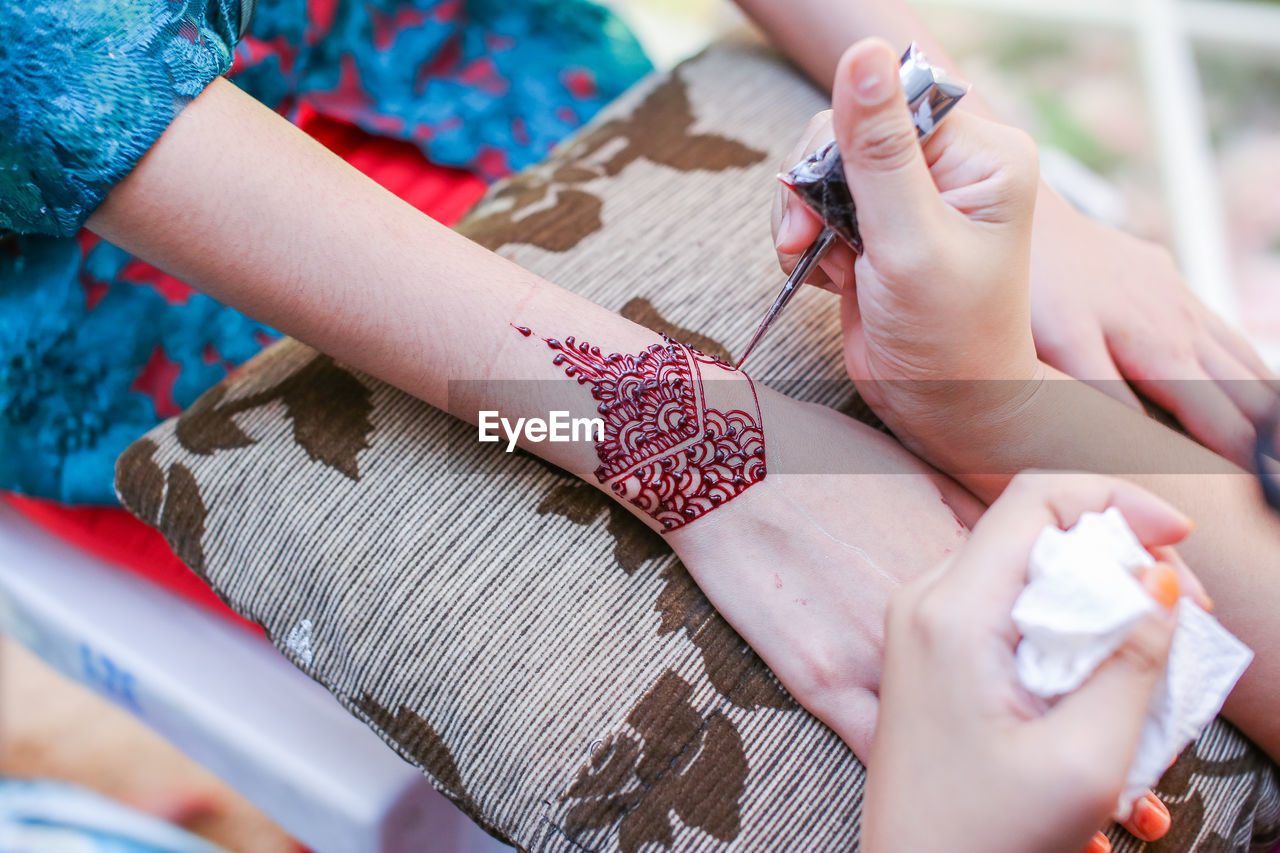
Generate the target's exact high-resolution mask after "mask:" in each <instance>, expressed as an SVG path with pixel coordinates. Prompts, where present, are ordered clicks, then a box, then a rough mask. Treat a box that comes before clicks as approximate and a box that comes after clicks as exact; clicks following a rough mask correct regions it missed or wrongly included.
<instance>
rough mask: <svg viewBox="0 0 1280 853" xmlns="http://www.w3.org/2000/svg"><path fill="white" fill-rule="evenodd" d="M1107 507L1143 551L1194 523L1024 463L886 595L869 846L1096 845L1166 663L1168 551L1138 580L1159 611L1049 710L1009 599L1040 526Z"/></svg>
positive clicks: (997, 848) (1115, 486) (1039, 848)
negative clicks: (911, 576)
mask: <svg viewBox="0 0 1280 853" xmlns="http://www.w3.org/2000/svg"><path fill="white" fill-rule="evenodd" d="M1111 506H1114V507H1117V508H1119V509H1120V510H1121V512H1123V513H1124V516H1125V519H1126V520H1127V521H1128V522H1129V524H1130V526H1132V527H1133V529H1134V532H1135V533H1136V534H1137V536H1138V537H1139V539H1140V540H1141V541H1142V543H1143V544H1144V545H1146V546H1147V547H1148V548H1152V549H1156V550H1160V549H1163V548H1167V547H1168V546H1170V545H1172V544H1174V543H1175V542H1178V541H1180V540H1181V539H1182V538H1183V537H1184V536H1186V534H1187V532H1188V531H1189V530H1190V529H1191V525H1190V522H1189V521H1188V520H1187V518H1186V517H1185V516H1184V515H1182V513H1181V512H1179V511H1178V510H1176V509H1174V508H1173V507H1171V506H1169V505H1168V504H1166V503H1165V502H1164V501H1161V500H1160V499H1158V498H1156V497H1154V496H1153V495H1151V494H1150V493H1149V492H1146V491H1144V490H1142V489H1140V488H1138V487H1136V486H1133V485H1131V484H1129V483H1124V482H1122V481H1118V480H1113V479H1110V478H1106V477H1098V476H1093V475H1076V474H1045V473H1040V474H1023V475H1019V478H1018V479H1016V480H1015V481H1014V482H1013V484H1012V485H1011V486H1010V487H1009V489H1008V490H1006V492H1005V494H1004V495H1003V496H1002V497H1001V498H1000V500H998V501H996V503H995V504H994V505H992V507H991V509H990V510H988V511H987V513H986V515H984V516H983V517H982V520H981V521H980V522H978V525H977V527H975V528H974V531H973V536H972V538H971V539H970V541H969V542H968V543H967V544H966V545H965V546H964V547H963V548H962V549H961V550H960V551H958V552H957V553H956V554H955V555H954V556H953V557H951V558H949V559H948V560H946V561H944V562H943V563H942V564H941V565H940V566H939V567H938V568H937V569H935V570H933V571H931V572H928V573H926V574H925V575H923V576H921V577H919V578H917V579H916V580H914V581H912V582H911V583H908V584H906V585H905V586H903V587H902V588H901V589H899V590H898V592H896V593H895V594H894V596H893V598H892V599H891V601H890V605H889V614H888V617H887V620H886V623H887V629H886V630H887V633H888V649H887V652H886V660H885V673H884V682H883V685H882V688H881V693H880V702H881V708H882V714H881V722H880V725H879V727H878V728H877V729H876V735H875V745H874V747H873V749H872V754H871V763H870V764H869V765H868V768H867V771H868V775H867V797H866V802H865V805H864V812H863V815H864V817H863V826H862V849H864V850H866V851H867V853H888V851H894V850H913V851H921V853H931V851H960V853H965V851H970V850H972V851H979V850H980V851H982V853H1071V851H1077V850H1080V849H1082V848H1083V847H1084V845H1085V844H1086V843H1091V842H1090V837H1091V836H1092V835H1093V831H1094V827H1097V826H1099V825H1101V824H1103V823H1104V822H1105V821H1106V819H1107V816H1108V815H1109V814H1110V812H1111V811H1112V810H1113V809H1114V808H1115V803H1116V799H1117V797H1118V796H1119V794H1120V790H1121V787H1122V785H1123V782H1124V778H1125V774H1126V772H1127V770H1128V767H1129V764H1130V763H1131V762H1132V760H1133V755H1134V752H1135V751H1136V748H1137V744H1138V737H1139V734H1140V732H1141V730H1142V724H1143V719H1144V717H1145V715H1146V709H1147V706H1148V705H1149V704H1150V702H1151V697H1152V693H1153V691H1154V688H1155V686H1156V684H1157V682H1158V681H1159V679H1160V676H1161V675H1162V673H1163V672H1164V668H1165V665H1166V662H1167V661H1168V656H1169V647H1170V644H1171V641H1172V638H1173V631H1174V628H1175V626H1176V624H1177V619H1176V617H1175V616H1174V614H1173V611H1172V610H1170V609H1169V608H1170V607H1171V606H1172V605H1173V604H1174V603H1176V601H1177V597H1178V590H1177V579H1176V574H1175V572H1174V569H1173V568H1172V567H1170V566H1168V565H1163V564H1157V565H1156V566H1154V567H1153V568H1152V569H1151V570H1149V571H1148V572H1147V575H1146V577H1145V578H1144V585H1145V586H1146V588H1147V589H1148V591H1149V592H1150V593H1152V596H1153V597H1155V598H1157V600H1158V601H1160V602H1161V604H1162V605H1163V606H1162V608H1161V609H1160V610H1158V611H1157V612H1155V613H1153V614H1152V615H1150V616H1148V617H1147V618H1146V619H1145V620H1143V621H1142V622H1141V623H1139V624H1138V625H1136V626H1135V627H1134V629H1133V630H1132V631H1131V632H1130V633H1129V635H1128V636H1127V637H1126V638H1125V640H1124V642H1123V644H1122V645H1121V647H1120V648H1119V649H1118V650H1117V651H1116V653H1115V654H1114V655H1113V656H1112V657H1111V658H1110V659H1108V660H1106V661H1104V662H1103V663H1102V664H1101V665H1100V666H1099V667H1098V669H1097V670H1095V672H1094V674H1093V675H1092V676H1091V677H1090V678H1089V680H1088V681H1086V682H1085V683H1084V684H1083V685H1082V686H1081V687H1080V688H1079V689H1078V690H1077V691H1076V692H1074V693H1072V694H1070V695H1068V696H1066V697H1064V698H1063V699H1062V700H1061V701H1059V702H1058V703H1057V704H1056V705H1054V706H1053V707H1052V708H1050V709H1049V710H1048V711H1046V712H1044V713H1041V712H1039V711H1038V710H1037V705H1036V703H1035V702H1034V701H1033V700H1032V699H1031V697H1029V696H1027V695H1026V694H1025V693H1024V692H1023V691H1022V690H1021V688H1020V686H1019V684H1018V682H1017V678H1016V676H1015V675H1014V649H1015V647H1016V646H1017V642H1018V632H1017V629H1016V628H1015V627H1014V625H1013V622H1012V620H1011V619H1010V617H1009V612H1010V610H1011V609H1012V608H1013V603H1014V600H1015V599H1016V598H1017V596H1018V593H1019V592H1021V590H1022V588H1023V586H1024V585H1025V584H1026V579H1027V578H1026V575H1027V561H1028V559H1029V556H1030V552H1031V547H1032V544H1033V543H1034V542H1035V540H1036V538H1037V536H1038V535H1039V533H1040V531H1041V530H1042V529H1043V528H1044V527H1045V526H1046V525H1053V526H1056V527H1064V528H1065V527H1069V526H1071V525H1072V524H1074V523H1075V522H1076V521H1077V520H1078V519H1079V517H1080V514H1081V513H1082V512H1084V511H1087V510H1092V511H1101V510H1103V509H1105V508H1107V507H1111ZM975 780H980V784H975ZM920 802H927V803H931V804H933V806H932V807H931V808H930V810H929V820H920V819H919V805H918V804H919V803H920ZM997 827H998V830H996V829H994V828H997ZM1102 849H1105V846H1103V848H1102Z"/></svg>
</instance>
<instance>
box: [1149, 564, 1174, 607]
mask: <svg viewBox="0 0 1280 853" xmlns="http://www.w3.org/2000/svg"><path fill="white" fill-rule="evenodd" d="M1142 585H1143V587H1145V588H1146V590H1147V593H1148V594H1149V595H1150V596H1151V597H1152V598H1154V599H1155V600H1156V601H1157V602H1159V603H1160V604H1161V605H1163V606H1164V607H1166V608H1171V607H1173V606H1174V605H1175V604H1177V603H1178V598H1179V597H1180V596H1181V595H1182V587H1181V585H1180V584H1179V583H1178V573H1177V572H1175V571H1174V570H1173V566H1171V565H1169V564H1168V563H1156V564H1155V565H1153V566H1148V567H1147V570H1146V572H1145V573H1144V574H1143V577H1142Z"/></svg>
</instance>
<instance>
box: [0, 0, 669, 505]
mask: <svg viewBox="0 0 1280 853" xmlns="http://www.w3.org/2000/svg"><path fill="white" fill-rule="evenodd" d="M247 5H249V6H252V3H249V4H247ZM242 23H243V22H242V21H241V0H0V45H4V49H3V50H0V448H3V451H4V452H3V453H2V454H0V488H3V489H11V490H16V491H21V492H25V493H27V494H33V495H36V496H40V497H49V498H55V499H59V500H63V501H68V502H78V503H114V502H115V497H114V494H113V492H112V485H111V484H112V472H113V467H114V463H115V458H116V457H117V456H118V455H119V453H120V452H121V451H122V450H123V449H124V448H125V447H126V446H127V445H128V444H129V442H131V441H133V440H134V439H136V438H137V437H138V436H139V435H141V434H142V433H143V432H145V431H146V430H147V429H149V428H150V427H152V426H153V425H155V424H156V423H157V422H158V421H159V419H160V418H161V417H166V416H169V415H171V414H174V413H176V412H177V411H178V410H180V409H181V408H182V407H185V406H188V405H190V404H191V403H193V402H194V401H195V399H196V397H198V396H199V395H200V393H202V392H203V391H204V390H205V389H207V388H208V387H210V386H211V385H213V384H214V383H216V382H217V381H219V380H220V379H222V378H223V377H224V376H225V375H226V373H227V371H228V370H229V369H230V368H231V367H233V366H234V365H235V364H239V363H241V362H243V361H244V360H246V359H248V358H249V357H251V356H252V355H253V354H254V353H256V352H257V351H258V350H259V349H260V348H261V347H262V346H264V345H265V344H267V343H269V342H270V341H272V340H274V339H275V338H276V337H277V335H276V333H275V332H273V331H272V330H270V329H269V328H267V327H266V326H263V325H262V324H260V323H257V322H255V321H253V320H251V319H249V318H247V317H245V316H243V315H241V314H239V313H238V312H236V311H234V310H232V309H230V308H227V307H225V306H222V305H220V304H218V303H217V302H215V301H214V300H212V299H209V298H207V297H205V296H202V295H199V294H191V293H190V292H189V291H187V289H186V288H185V287H183V286H182V285H180V284H179V283H176V282H172V280H167V277H165V276H164V275H163V274H161V273H158V271H156V270H154V269H152V268H150V267H148V266H147V265H145V264H143V263H141V262H140V261H139V260H138V259H136V258H134V257H132V256H131V255H129V254H128V253H127V252H125V251H123V250H121V249H119V248H118V247H116V246H113V245H111V244H110V243H107V242H105V241H100V240H97V239H96V238H94V237H93V236H92V235H89V234H87V232H81V231H80V227H81V225H82V224H83V222H84V220H85V219H86V218H87V217H88V216H89V214H91V213H92V211H93V210H94V209H95V208H96V207H97V205H98V204H99V203H100V202H101V201H102V199H103V198H104V197H105V195H106V194H107V193H108V192H109V191H110V189H111V187H113V186H114V185H115V184H116V183H117V182H118V181H119V180H121V179H122V178H123V177H124V176H125V175H126V174H128V172H129V170H130V169H132V168H133V166H134V165H135V164H136V163H137V161H138V159H139V158H140V157H141V156H142V154H143V153H145V152H146V150H147V148H148V147H150V145H151V144H152V143H153V142H154V141H155V140H156V139H157V138H158V137H159V136H160V134H161V133H162V132H163V131H164V129H165V127H167V126H168V124H169V122H170V121H171V120H172V118H173V116H174V115H176V114H177V112H178V111H180V110H181V109H182V107H183V106H185V105H186V104H187V103H188V102H189V101H190V100H191V99H192V98H194V97H195V96H196V95H198V94H199V93H200V91H202V90H203V88H204V87H205V86H206V85H208V83H209V82H210V81H211V80H212V79H213V78H214V77H216V76H218V75H219V74H222V73H224V72H226V71H227V70H228V68H230V69H231V79H232V80H233V81H234V82H235V83H236V84H237V85H239V86H241V87H242V88H243V89H245V90H246V91H248V92H249V93H250V94H252V95H254V96H255V97H257V98H259V99H260V100H262V101H264V102H265V103H267V104H268V105H270V106H272V107H274V108H276V109H278V110H279V111H281V112H283V113H284V114H286V115H288V116H290V117H296V116H298V115H300V114H301V113H303V112H304V111H305V110H312V111H314V112H318V113H320V114H323V115H325V116H328V117H331V118H334V119H338V120H342V121H347V122H350V123H352V124H356V125H358V126H360V127H362V128H364V129H365V130H367V131H370V132H373V133H376V134H380V135H383V136H391V137H395V138H398V139H404V140H407V141H411V142H413V143H414V144H416V145H417V146H418V147H419V148H420V149H421V150H422V151H423V152H424V153H425V154H426V155H427V156H428V157H429V158H431V159H432V160H433V161H434V162H436V163H438V164H440V165H447V166H457V167H461V168H466V169H469V170H471V171H472V172H474V173H476V174H478V175H480V176H482V177H485V178H486V179H493V178H496V177H500V176H502V175H505V174H508V173H509V172H511V171H513V170H515V169H519V168H521V167H523V166H525V165H528V164H530V163H533V162H536V161H538V160H540V159H541V158H542V157H543V156H544V155H545V154H546V152H547V151H548V150H549V149H550V148H551V146H553V145H554V144H555V143H556V142H557V141H559V140H560V139H562V138H563V137H564V136H565V135H567V134H568V133H569V132H570V131H572V130H573V129H575V128H576V127H578V126H580V125H581V124H582V123H583V122H585V121H586V120H587V119H588V118H590V116H591V115H593V114H594V113H595V112H596V111H597V110H598V109H599V108H600V107H601V106H602V105H603V104H605V103H607V102H608V101H609V100H611V99H612V98H613V97H615V96H616V95H618V94H619V93H620V92H621V91H622V90H624V89H625V88H626V87H627V86H629V85H630V84H631V83H633V82H634V81H635V80H637V79H639V77H641V76H642V75H643V74H644V73H645V72H647V71H648V70H649V68H650V66H649V63H648V61H647V59H646V58H645V57H644V54H643V52H642V51H641V50H640V48H639V45H638V43H637V42H636V41H635V39H634V38H633V37H632V36H631V35H630V33H629V32H627V30H626V29H625V27H623V26H622V24H621V23H620V22H619V21H618V19H617V18H615V17H614V16H613V15H612V14H610V13H609V12H607V11H606V10H604V9H602V8H601V7H599V6H596V5H594V4H592V3H590V2H587V0H527V2H524V3H511V2H502V0H466V2H463V0H366V2H351V1H350V0H259V2H258V3H257V10H256V13H255V14H254V15H253V17H252V19H251V20H250V21H249V28H248V31H247V33H246V34H245V35H244V37H243V38H242V39H240V40H239V43H238V44H237V41H236V36H237V35H238V34H239V32H240V29H241V24H242ZM233 62H234V65H233ZM6 232H8V236H7V237H6V236H3V235H4V234H5V233H6Z"/></svg>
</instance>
